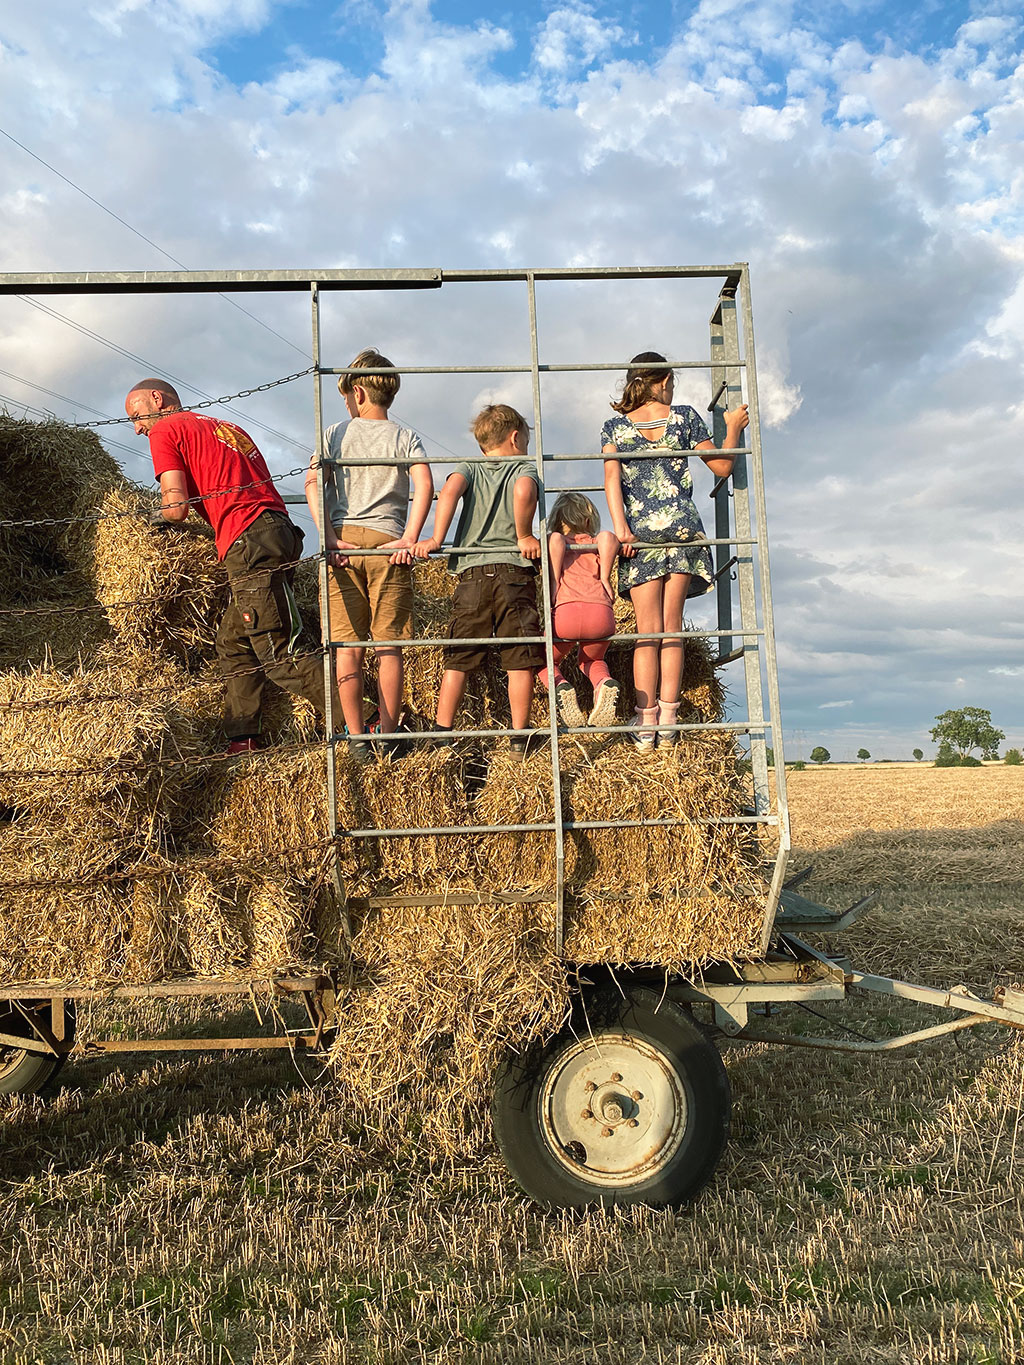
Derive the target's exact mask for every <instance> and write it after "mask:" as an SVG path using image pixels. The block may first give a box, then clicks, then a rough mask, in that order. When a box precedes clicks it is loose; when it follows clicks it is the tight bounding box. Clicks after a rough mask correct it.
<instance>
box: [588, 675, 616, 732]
mask: <svg viewBox="0 0 1024 1365" xmlns="http://www.w3.org/2000/svg"><path fill="white" fill-rule="evenodd" d="M618 704H619V684H618V683H617V682H616V681H615V679H614V678H605V680H604V682H603V683H599V684H598V688H597V691H596V692H595V693H594V708H593V710H592V711H591V713H590V718H589V719H588V721H587V724H588V725H614V724H615V711H616V708H617V707H618Z"/></svg>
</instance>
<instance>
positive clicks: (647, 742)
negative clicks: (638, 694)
mask: <svg viewBox="0 0 1024 1365" xmlns="http://www.w3.org/2000/svg"><path fill="white" fill-rule="evenodd" d="M657 724H658V708H657V707H656V706H636V707H634V708H633V727H634V730H635V734H634V735H633V743H634V744H635V745H636V748H637V752H638V753H641V754H650V753H653V752H654V745H655V743H656V742H657V738H658V731H657Z"/></svg>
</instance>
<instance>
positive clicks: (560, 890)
mask: <svg viewBox="0 0 1024 1365" xmlns="http://www.w3.org/2000/svg"><path fill="white" fill-rule="evenodd" d="M526 295H527V303H528V306H529V313H530V365H531V372H532V376H533V434H534V458H535V459H536V461H537V483H538V488H537V513H538V530H539V531H540V576H541V600H542V601H543V603H544V655H545V658H546V659H547V673H548V728H549V731H550V735H551V794H552V800H553V803H554V812H555V954H556V956H559V957H560V956H561V953H562V941H563V937H564V931H565V837H564V835H563V832H562V773H561V765H560V763H559V761H558V757H559V756H558V702H557V698H556V696H555V657H554V644H553V642H552V630H553V623H552V618H553V615H554V605H553V603H552V599H551V574H550V572H549V568H548V529H547V528H548V519H547V500H546V497H545V493H544V425H543V418H542V415H541V399H540V347H539V343H538V339H537V291H536V287H535V285H534V279H533V276H532V275H529V276H528V277H527V281H526Z"/></svg>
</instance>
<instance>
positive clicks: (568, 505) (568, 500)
mask: <svg viewBox="0 0 1024 1365" xmlns="http://www.w3.org/2000/svg"><path fill="white" fill-rule="evenodd" d="M600 525H601V513H600V512H599V511H598V510H597V508H596V507H595V506H594V504H593V503H592V502H591V501H590V499H589V498H588V497H587V495H586V494H585V493H559V495H558V497H557V498H556V499H555V505H554V507H552V509H551V515H550V516H549V517H548V526H549V527H550V528H551V529H553V530H555V531H560V530H561V529H562V527H563V526H567V527H568V528H569V530H570V531H572V532H575V533H576V534H579V533H581V532H585V533H586V534H587V535H591V536H592V535H596V534H597V531H598V529H599V528H600Z"/></svg>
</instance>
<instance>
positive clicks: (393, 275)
mask: <svg viewBox="0 0 1024 1365" xmlns="http://www.w3.org/2000/svg"><path fill="white" fill-rule="evenodd" d="M441 283H442V274H441V271H440V270H434V269H428V270H87V271H84V272H81V273H79V272H75V271H41V272H35V273H31V272H28V273H26V272H11V273H8V274H0V294H220V293H229V294H246V293H279V292H296V293H298V292H303V293H304V292H305V291H306V290H307V289H309V287H310V286H311V285H314V284H316V285H319V287H320V288H321V289H440V287H441Z"/></svg>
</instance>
